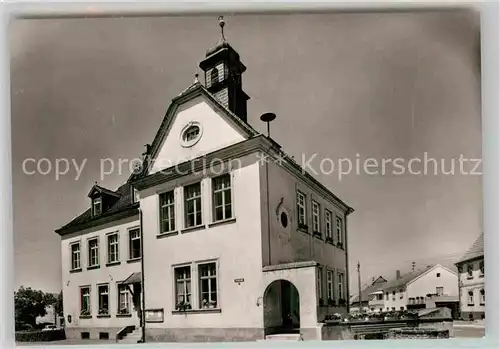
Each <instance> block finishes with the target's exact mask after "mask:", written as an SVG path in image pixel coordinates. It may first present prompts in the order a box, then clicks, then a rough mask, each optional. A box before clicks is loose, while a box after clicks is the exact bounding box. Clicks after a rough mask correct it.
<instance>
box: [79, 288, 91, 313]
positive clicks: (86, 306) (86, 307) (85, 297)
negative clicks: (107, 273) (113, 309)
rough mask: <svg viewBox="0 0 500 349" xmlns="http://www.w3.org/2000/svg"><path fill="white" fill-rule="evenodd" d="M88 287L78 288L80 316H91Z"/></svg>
mask: <svg viewBox="0 0 500 349" xmlns="http://www.w3.org/2000/svg"><path fill="white" fill-rule="evenodd" d="M91 309H92V308H91V305H90V286H84V287H80V315H82V316H90V315H91Z"/></svg>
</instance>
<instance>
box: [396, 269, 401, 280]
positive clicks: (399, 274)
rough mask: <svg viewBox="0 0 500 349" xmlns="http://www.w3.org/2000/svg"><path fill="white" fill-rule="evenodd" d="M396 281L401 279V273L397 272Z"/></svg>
mask: <svg viewBox="0 0 500 349" xmlns="http://www.w3.org/2000/svg"><path fill="white" fill-rule="evenodd" d="M396 279H398V280H399V279H401V271H399V270H396Z"/></svg>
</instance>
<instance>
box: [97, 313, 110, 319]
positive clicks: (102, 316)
mask: <svg viewBox="0 0 500 349" xmlns="http://www.w3.org/2000/svg"><path fill="white" fill-rule="evenodd" d="M108 317H111V315H110V314H99V315H97V318H98V319H99V318H101V319H102V318H108Z"/></svg>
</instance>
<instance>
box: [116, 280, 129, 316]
mask: <svg viewBox="0 0 500 349" xmlns="http://www.w3.org/2000/svg"><path fill="white" fill-rule="evenodd" d="M118 314H120V315H128V314H130V292H129V290H128V288H127V285H118Z"/></svg>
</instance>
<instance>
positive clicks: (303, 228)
mask: <svg viewBox="0 0 500 349" xmlns="http://www.w3.org/2000/svg"><path fill="white" fill-rule="evenodd" d="M297 230H298V231H300V232H302V233H304V234H309V231H308V230H309V229H308V227H307V225H299V226H298V227H297Z"/></svg>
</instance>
